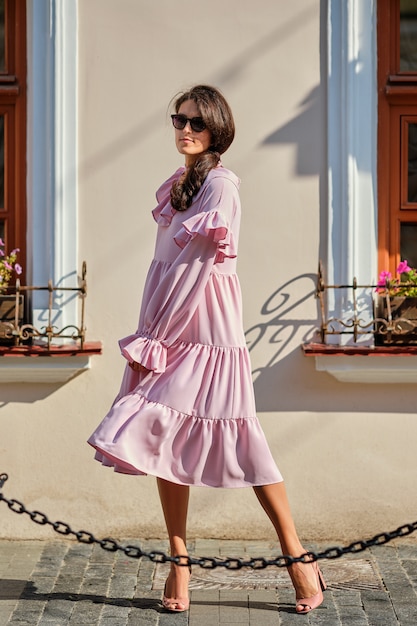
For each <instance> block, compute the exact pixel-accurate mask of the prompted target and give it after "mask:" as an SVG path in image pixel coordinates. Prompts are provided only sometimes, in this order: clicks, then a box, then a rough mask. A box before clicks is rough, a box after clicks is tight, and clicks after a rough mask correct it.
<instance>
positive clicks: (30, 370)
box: [0, 341, 102, 384]
mask: <svg viewBox="0 0 417 626" xmlns="http://www.w3.org/2000/svg"><path fill="white" fill-rule="evenodd" d="M101 352H102V345H101V342H99V341H94V342H93V341H92V342H86V343H84V345H83V348H80V347H79V346H78V345H63V346H51V348H50V349H49V350H47V349H46V348H43V347H40V346H16V347H14V346H0V384H3V383H8V384H10V383H66V382H67V381H68V380H70V379H71V378H73V377H74V376H77V375H78V374H80V373H81V372H84V371H86V370H88V369H89V368H90V357H91V356H93V355H95V354H101Z"/></svg>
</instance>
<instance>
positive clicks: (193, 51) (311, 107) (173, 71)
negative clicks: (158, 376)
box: [0, 0, 417, 543]
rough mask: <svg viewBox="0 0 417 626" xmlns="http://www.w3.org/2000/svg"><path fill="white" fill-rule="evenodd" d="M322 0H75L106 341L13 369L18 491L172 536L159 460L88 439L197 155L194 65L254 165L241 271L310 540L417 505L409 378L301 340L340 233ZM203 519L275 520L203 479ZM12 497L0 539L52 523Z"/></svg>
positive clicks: (223, 522) (262, 398)
mask: <svg viewBox="0 0 417 626" xmlns="http://www.w3.org/2000/svg"><path fill="white" fill-rule="evenodd" d="M319 5H320V3H319V2H317V0H293V1H292V2H270V0H258V2H257V3H256V6H255V4H254V3H253V2H252V0H227V1H226V2H225V1H224V0H222V1H220V0H213V1H212V2H210V3H208V2H202V1H201V0H200V1H198V2H195V1H193V2H191V1H190V0H176V1H175V2H172V0H158V2H155V1H154V0H117V1H116V0H82V1H80V2H79V112H78V115H79V255H80V256H79V258H80V262H81V260H83V259H85V260H86V261H87V263H88V281H89V288H88V298H87V317H88V320H87V321H88V338H89V339H91V340H101V341H102V342H103V345H104V349H103V354H102V356H95V357H93V358H92V368H91V370H90V371H88V372H86V373H83V374H81V375H80V376H78V377H77V378H75V379H73V380H71V381H70V382H69V383H67V384H66V385H63V386H57V385H47V384H44V385H8V386H6V385H1V384H0V406H1V413H0V456H1V465H0V471H7V472H8V473H9V474H10V480H9V482H8V483H6V485H5V489H4V491H5V493H6V494H7V495H8V496H13V497H15V498H17V499H19V500H23V501H24V502H25V503H26V505H27V506H28V507H30V508H33V509H38V510H41V511H45V512H46V513H47V514H48V516H50V518H51V519H60V520H65V521H68V522H69V523H70V524H71V525H73V526H74V528H76V529H78V528H83V529H88V530H91V531H93V532H94V533H95V534H97V535H99V536H100V535H106V534H112V535H113V536H126V535H135V536H137V537H138V538H139V537H155V536H163V531H164V529H163V525H162V517H161V512H160V507H159V503H158V499H157V496H156V489H155V480H154V478H152V477H147V478H137V477H127V476H121V475H117V474H114V473H113V472H112V471H111V470H109V469H104V468H102V467H101V466H100V465H99V464H98V463H95V462H94V461H93V451H92V450H91V449H90V448H89V447H88V446H87V445H86V443H85V440H86V439H87V437H88V435H89V434H90V433H91V431H92V430H93V429H94V428H95V426H96V424H97V423H98V422H99V421H100V420H101V419H102V417H103V416H104V414H105V413H106V412H107V410H108V408H109V405H110V403H111V402H112V400H113V398H114V396H115V394H116V393H117V391H118V386H119V382H120V378H121V374H122V369H123V365H124V363H123V361H122V358H121V357H120V356H119V351H118V346H117V339H118V338H119V337H121V336H124V335H126V334H128V333H129V332H131V331H132V330H134V327H135V324H136V321H137V315H138V308H139V303H140V293H141V289H142V286H143V283H144V278H145V273H146V270H147V267H148V264H149V262H150V259H151V256H152V250H153V238H154V234H155V224H154V222H153V220H152V219H151V216H150V210H151V209H152V208H153V206H154V192H155V189H156V188H157V187H158V185H159V184H160V183H161V182H162V181H163V180H164V179H165V178H166V177H168V175H170V173H171V172H172V171H173V170H174V169H175V168H176V167H177V166H178V165H180V164H181V159H180V158H179V155H178V154H177V153H176V150H175V147H174V144H173V140H172V130H171V127H170V124H169V122H168V117H167V107H168V103H169V101H170V99H171V97H172V96H173V95H174V94H175V93H176V92H177V91H178V90H180V89H182V88H183V87H186V86H189V85H190V84H193V83H195V82H208V83H212V84H215V85H217V86H219V87H220V88H221V89H222V90H223V91H224V93H225V95H226V96H227V98H228V99H229V101H230V103H231V105H232V107H233V110H234V113H235V117H236V124H237V137H236V140H235V143H234V145H233V146H232V148H231V149H230V151H229V152H228V153H227V154H226V155H225V157H224V163H225V165H226V166H227V167H230V168H231V169H233V170H234V171H235V172H236V173H237V174H238V175H239V176H240V177H241V179H242V186H241V197H242V203H243V226H242V233H241V242H240V261H239V273H240V278H241V283H242V289H243V294H244V305H245V318H244V324H245V329H246V330H247V331H248V341H249V342H250V345H251V347H252V348H253V349H252V351H251V356H252V361H253V369H254V380H255V391H256V397H257V403H258V409H259V417H260V420H261V422H262V425H263V427H264V429H265V432H266V434H267V437H268V440H269V442H270V445H271V449H272V451H273V454H274V456H275V458H276V460H277V463H278V465H279V467H280V469H281V471H282V472H283V474H284V476H285V478H286V482H287V486H288V491H289V496H290V500H291V502H292V505H293V510H294V514H295V517H296V520H297V524H298V527H299V530H300V534H301V535H302V537H303V539H304V541H306V542H307V543H308V541H312V540H315V539H318V538H320V539H326V540H328V541H329V542H333V541H342V540H347V539H356V538H358V537H359V536H361V535H366V536H369V535H370V534H371V533H375V532H378V531H382V530H388V529H391V528H395V527H396V526H398V525H400V524H402V523H404V522H406V521H412V520H414V519H415V506H414V498H413V497H412V496H411V497H410V494H414V492H415V486H416V478H417V469H416V465H417V464H416V460H415V451H414V445H413V441H414V440H415V436H416V434H417V424H416V418H415V415H414V413H415V409H416V392H415V387H414V386H413V385H385V386H384V385H354V384H342V383H339V382H337V381H335V380H334V379H332V378H331V377H330V376H329V375H328V374H325V373H318V372H316V371H315V368H314V360H313V359H307V358H306V357H304V356H303V354H302V352H301V349H300V344H301V343H302V342H303V341H306V340H307V339H308V338H310V337H311V333H312V330H313V328H314V327H315V325H316V324H317V311H316V302H315V300H314V297H313V292H314V278H315V277H314V273H315V271H316V268H317V262H318V255H319V249H320V248H322V247H323V233H324V232H325V227H324V218H323V215H325V206H326V194H325V157H326V154H325V145H326V118H325V112H326V105H325V85H324V81H325V59H324V56H323V49H324V47H325V46H324V43H323V41H324V40H323V38H324V37H325V31H324V25H325V16H324V15H320V12H319ZM189 534H190V536H193V535H200V536H209V537H241V536H251V537H273V532H272V530H271V528H270V525H269V523H268V521H267V520H266V519H265V517H264V515H263V513H262V511H261V510H260V508H259V506H258V505H257V502H256V499H255V497H254V494H253V493H252V491H251V490H250V489H246V490H233V491H223V490H222V491H219V490H211V489H203V488H197V489H194V490H193V491H192V498H191V506H190V532H189ZM50 536H51V531H50V530H48V529H44V528H42V527H39V526H36V525H34V524H32V523H31V522H30V520H28V518H27V517H26V516H22V517H18V516H16V515H13V514H12V513H10V512H9V511H8V510H7V508H6V507H5V506H4V505H2V506H1V507H0V537H50Z"/></svg>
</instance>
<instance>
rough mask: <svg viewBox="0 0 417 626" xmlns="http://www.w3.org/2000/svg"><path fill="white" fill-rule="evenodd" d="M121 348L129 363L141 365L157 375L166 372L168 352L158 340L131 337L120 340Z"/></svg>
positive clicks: (142, 336) (141, 335)
mask: <svg viewBox="0 0 417 626" xmlns="http://www.w3.org/2000/svg"><path fill="white" fill-rule="evenodd" d="M119 346H120V349H121V352H122V355H123V356H124V357H125V359H127V360H128V361H129V363H140V364H141V365H143V366H144V367H146V369H148V370H152V371H153V372H155V374H161V373H162V372H165V369H166V362H167V353H166V352H167V351H166V347H165V346H164V344H163V343H162V342H160V341H158V340H157V339H154V338H153V337H149V336H146V335H144V334H140V335H137V334H135V335H129V336H128V337H124V338H123V339H120V341H119Z"/></svg>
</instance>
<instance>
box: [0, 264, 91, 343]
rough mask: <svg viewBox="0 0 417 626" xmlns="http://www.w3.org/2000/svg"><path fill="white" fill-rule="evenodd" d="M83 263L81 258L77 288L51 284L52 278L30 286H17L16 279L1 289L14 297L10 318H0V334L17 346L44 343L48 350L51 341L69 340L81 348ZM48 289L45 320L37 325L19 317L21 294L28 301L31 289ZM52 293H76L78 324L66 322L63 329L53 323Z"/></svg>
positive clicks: (82, 339)
mask: <svg viewBox="0 0 417 626" xmlns="http://www.w3.org/2000/svg"><path fill="white" fill-rule="evenodd" d="M86 276H87V265H86V262H85V261H84V262H83V264H82V270H81V277H80V278H79V284H78V287H61V286H54V285H53V283H52V280H49V281H48V285H47V286H46V287H36V286H33V285H25V286H23V285H21V284H20V280H19V279H18V280H17V281H16V285H14V286H8V287H4V288H2V293H4V294H12V295H13V296H14V300H15V303H14V308H13V314H12V316H11V318H10V316H9V317H8V319H6V320H5V321H2V320H1V319H0V331H1V332H0V336H1V338H2V339H3V340H6V342H7V343H9V344H12V345H14V346H21V345H26V344H30V343H36V344H38V343H39V345H42V346H44V347H45V348H46V349H47V350H50V349H51V345H52V342H53V341H54V340H56V339H72V340H73V341H75V342H78V343H79V347H80V348H81V349H82V348H83V346H84V341H85V324H84V319H85V298H86V295H87V280H86ZM35 291H47V292H48V307H47V308H46V307H45V310H46V312H47V323H46V325H45V326H41V327H40V328H37V327H35V326H34V325H33V324H31V323H29V322H28V321H25V320H24V319H23V320H22V319H21V308H22V305H21V301H22V296H26V297H27V298H28V299H29V300H30V297H31V295H32V294H33V292H35ZM56 292H73V293H74V294H75V295H77V296H78V298H79V301H80V325H79V326H76V325H75V324H69V325H67V326H64V327H63V328H59V327H57V326H56V325H54V323H53V314H54V296H55V294H56Z"/></svg>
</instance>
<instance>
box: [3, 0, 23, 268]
mask: <svg viewBox="0 0 417 626" xmlns="http://www.w3.org/2000/svg"><path fill="white" fill-rule="evenodd" d="M0 237H1V238H2V239H3V240H4V241H5V243H6V250H8V251H10V250H11V249H12V248H20V254H19V263H20V264H21V265H22V267H23V268H26V1H25V0H0ZM23 280H24V278H23Z"/></svg>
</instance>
